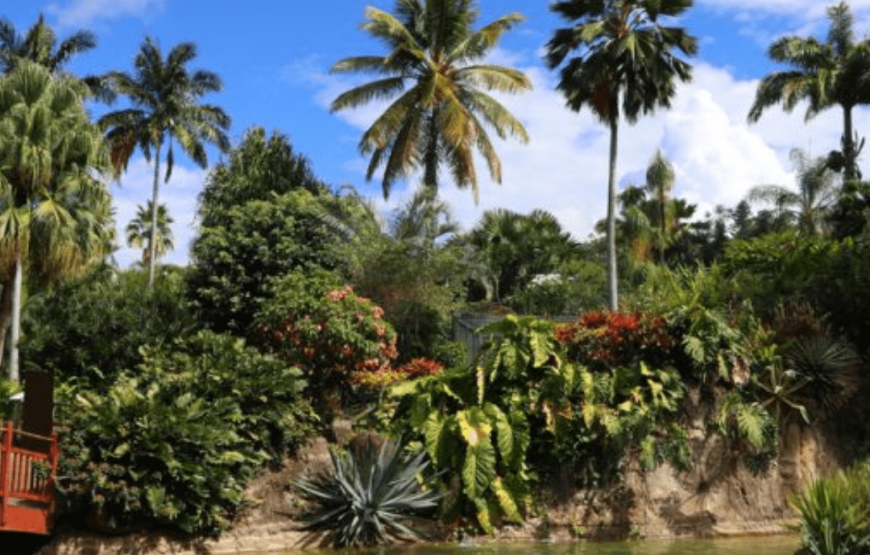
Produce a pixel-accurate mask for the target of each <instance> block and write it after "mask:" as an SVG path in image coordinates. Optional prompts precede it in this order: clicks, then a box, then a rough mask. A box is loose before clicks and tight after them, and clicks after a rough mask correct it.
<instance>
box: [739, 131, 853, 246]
mask: <svg viewBox="0 0 870 555" xmlns="http://www.w3.org/2000/svg"><path fill="white" fill-rule="evenodd" d="M791 159H792V163H793V164H794V166H795V169H796V170H797V186H798V190H797V191H793V190H791V189H789V188H787V187H783V186H782V185H757V186H755V187H753V188H752V189H750V191H749V195H748V200H749V201H750V202H766V203H773V204H774V205H775V206H776V207H777V209H778V210H779V212H780V213H781V215H782V216H784V217H785V218H786V220H787V221H789V222H792V223H795V224H797V227H798V229H800V231H801V232H802V233H805V234H807V235H816V234H818V233H820V232H822V231H823V230H824V227H825V220H826V219H827V216H828V214H830V212H831V209H832V208H833V206H834V203H835V202H836V200H837V197H838V193H839V190H838V188H837V184H836V182H835V180H834V174H833V172H832V171H831V169H830V168H828V166H827V162H826V160H825V159H824V158H822V159H816V160H812V159H810V157H809V156H808V155H807V153H806V152H804V151H803V150H801V149H799V148H796V149H793V150H792V151H791Z"/></svg>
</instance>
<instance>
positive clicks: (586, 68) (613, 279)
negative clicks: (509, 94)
mask: <svg viewBox="0 0 870 555" xmlns="http://www.w3.org/2000/svg"><path fill="white" fill-rule="evenodd" d="M691 5H692V0H612V1H608V2H602V1H600V0H566V1H562V2H555V3H553V4H552V5H551V9H552V10H553V11H554V12H556V13H557V14H559V15H560V16H561V17H562V18H563V19H565V20H566V21H568V22H569V23H571V24H572V26H571V27H564V28H561V29H557V30H556V32H555V33H554V34H553V37H552V38H551V39H550V42H548V43H547V55H546V62H547V65H548V66H549V67H550V68H551V69H555V68H557V67H559V66H562V69H561V70H560V79H559V84H558V86H557V88H558V89H559V90H560V91H561V92H562V93H563V94H564V95H565V98H566V100H567V105H568V107H569V108H571V109H572V110H574V111H579V110H581V109H582V108H583V107H584V106H588V107H589V109H590V110H591V111H592V113H593V114H594V115H595V116H596V117H597V118H598V119H599V120H601V122H602V123H604V124H606V125H607V126H608V127H609V128H610V166H609V172H608V186H607V189H608V203H607V258H608V298H609V303H610V307H611V309H612V310H617V308H618V303H619V298H618V290H617V270H616V153H617V146H618V134H617V133H618V127H619V120H620V117H623V118H625V120H626V121H627V122H628V123H629V124H633V123H635V122H636V121H637V119H638V118H639V117H640V115H641V114H648V113H651V112H652V111H654V110H655V109H656V108H658V107H663V108H668V107H669V106H670V101H671V99H672V98H673V96H674V94H675V93H676V84H675V81H676V80H679V81H683V82H686V81H689V80H690V79H691V67H690V66H689V64H688V63H687V62H686V61H684V60H683V59H681V58H679V57H678V56H677V55H676V53H675V52H674V51H675V50H677V51H679V52H680V53H682V54H683V55H685V56H690V55H693V54H695V52H696V51H697V41H696V40H695V38H694V37H692V36H691V35H689V34H688V33H687V32H686V31H685V30H684V29H682V28H680V27H673V26H667V25H663V24H662V23H661V21H660V19H661V18H662V17H663V16H665V17H673V16H679V15H680V14H682V13H683V12H684V11H686V10H687V9H688V8H689V7H690V6H691ZM575 50H579V54H578V55H577V56H573V57H571V58H570V59H569V60H568V61H567V62H565V60H566V58H567V57H568V56H569V54H571V52H573V51H575ZM563 62H565V64H564V66H563V65H562V64H563Z"/></svg>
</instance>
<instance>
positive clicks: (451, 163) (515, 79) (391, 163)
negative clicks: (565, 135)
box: [330, 0, 531, 202]
mask: <svg viewBox="0 0 870 555" xmlns="http://www.w3.org/2000/svg"><path fill="white" fill-rule="evenodd" d="M394 11H395V14H389V13H387V12H384V11H381V10H379V9H377V8H373V7H369V8H367V9H366V12H365V13H366V22H365V23H364V24H363V25H362V28H363V30H364V31H366V32H368V33H369V34H371V35H372V36H373V37H375V38H376V39H378V40H380V41H381V42H383V43H384V44H385V45H386V47H387V49H388V53H387V55H385V56H358V57H352V58H345V59H343V60H341V61H339V62H338V63H336V64H335V65H334V66H333V67H332V72H334V73H353V72H360V73H370V74H374V75H376V76H378V77H379V78H378V79H376V80H374V81H370V82H368V83H365V84H363V85H360V86H358V87H355V88H353V89H351V90H349V91H347V92H345V93H343V94H341V95H339V96H338V98H336V99H335V100H334V101H333V102H332V105H331V107H330V109H331V110H332V111H333V112H336V111H339V110H345V109H349V108H356V107H358V106H361V105H363V104H367V103H368V102H371V101H372V100H386V99H392V103H391V104H390V105H389V106H388V107H387V109H386V110H385V111H384V112H383V113H382V114H381V115H380V116H379V117H378V118H377V119H376V120H375V122H374V123H373V124H372V125H371V127H369V128H368V129H367V130H366V131H365V133H363V136H362V139H361V140H360V143H359V149H360V152H361V153H362V154H364V155H369V154H370V155H371V160H370V162H369V166H368V171H367V172H366V179H371V178H372V176H373V175H374V173H375V172H376V171H377V170H378V168H380V167H381V166H383V167H384V174H383V179H382V182H381V184H382V186H383V192H384V197H385V198H386V197H388V196H389V194H390V189H391V188H392V185H393V183H394V182H395V181H396V180H397V179H402V178H405V177H407V176H408V175H409V174H411V173H413V172H414V171H415V170H417V169H420V168H422V170H423V185H424V186H426V187H431V188H435V189H437V187H438V170H439V167H440V166H441V164H442V163H443V164H444V165H446V166H447V168H448V170H449V171H450V173H451V175H452V178H453V181H454V182H455V183H456V185H457V186H458V187H460V188H465V187H470V188H471V190H472V192H473V194H474V199H475V202H477V199H478V186H477V172H476V170H475V167H474V152H475V150H476V151H477V152H479V153H480V154H481V155H482V156H483V159H484V160H485V161H486V163H487V165H488V167H489V173H490V175H491V176H492V178H493V179H494V180H495V181H496V182H499V183H500V182H501V161H500V160H499V157H498V155H497V154H496V151H495V147H494V146H493V144H492V142H491V140H490V137H489V135H488V134H487V131H486V126H488V127H491V128H492V129H494V130H495V132H496V134H498V136H499V137H501V138H505V137H506V136H507V135H512V136H514V137H518V138H519V139H520V140H522V141H523V142H526V141H528V135H527V134H526V130H525V128H524V127H523V125H522V124H521V123H520V122H519V121H518V120H517V119H516V118H515V117H514V116H512V115H511V114H510V112H508V111H507V109H505V107H504V106H502V105H501V104H500V103H499V102H498V101H496V100H495V99H494V98H493V97H492V96H490V95H489V94H487V92H485V91H497V92H507V93H516V92H520V91H525V90H529V89H531V82H530V81H529V79H528V78H527V77H526V76H525V75H524V74H523V73H522V72H520V71H518V70H516V69H512V68H507V67H502V66H498V65H493V64H486V63H479V62H478V61H479V60H481V59H482V58H484V57H485V56H486V55H487V54H488V53H489V52H490V51H491V50H492V49H493V48H494V47H495V46H496V45H497V44H498V41H499V39H500V38H501V36H502V34H504V33H505V32H506V31H508V30H510V29H511V28H513V27H514V26H515V25H517V24H518V23H519V22H520V21H522V20H523V16H522V15H520V14H517V13H513V14H509V15H506V16H503V17H501V18H499V19H496V20H495V21H493V22H492V23H490V24H488V25H485V26H484V27H482V28H480V29H478V30H476V31H475V30H474V29H473V26H474V24H475V22H476V20H477V16H478V11H479V10H478V9H477V8H476V7H475V2H474V0H397V1H396V6H395V10H394Z"/></svg>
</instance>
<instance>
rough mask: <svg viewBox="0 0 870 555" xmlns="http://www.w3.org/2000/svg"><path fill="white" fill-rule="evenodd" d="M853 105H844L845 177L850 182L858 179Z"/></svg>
mask: <svg viewBox="0 0 870 555" xmlns="http://www.w3.org/2000/svg"><path fill="white" fill-rule="evenodd" d="M852 133H853V131H852V107H851V106H843V140H842V142H843V162H844V167H843V179H844V180H845V181H846V182H847V183H848V182H850V181H854V180H856V179H858V160H857V158H858V153H857V152H855V143H854V142H853V141H852Z"/></svg>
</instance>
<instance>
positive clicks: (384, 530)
mask: <svg viewBox="0 0 870 555" xmlns="http://www.w3.org/2000/svg"><path fill="white" fill-rule="evenodd" d="M425 456H426V453H425V452H423V453H420V454H419V455H417V456H415V457H409V456H406V455H404V454H403V450H402V447H401V444H400V442H391V441H385V442H383V443H382V444H381V446H380V448H378V447H376V446H375V443H374V442H372V441H367V442H366V443H365V444H364V445H363V446H361V447H358V448H355V449H351V450H349V451H348V452H343V453H338V452H335V451H330V457H331V459H332V474H325V475H320V476H318V477H316V478H314V479H301V480H297V481H295V482H294V483H295V485H296V487H298V488H299V489H300V490H302V492H303V494H304V495H305V497H307V498H308V499H309V500H310V501H313V502H314V503H315V504H316V506H317V508H316V509H315V510H314V511H313V512H312V513H311V514H310V515H309V516H308V517H307V518H306V519H305V521H304V524H303V529H305V530H310V531H326V532H328V533H329V534H330V535H331V539H332V543H333V545H334V546H335V547H345V546H370V545H377V544H381V543H386V542H388V541H391V540H393V539H408V538H412V537H420V536H421V534H420V532H418V531H417V530H415V529H414V528H411V527H410V526H408V525H406V524H405V522H406V521H407V520H408V519H409V518H412V517H419V516H422V515H424V514H425V513H426V512H429V511H431V510H433V509H434V508H435V507H437V505H438V501H439V499H440V498H441V494H440V493H438V492H436V491H431V490H424V489H423V488H422V487H421V486H420V483H419V481H418V476H419V475H420V474H421V472H423V470H424V469H425V468H426V466H427V465H428V462H426V461H424V457H425Z"/></svg>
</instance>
